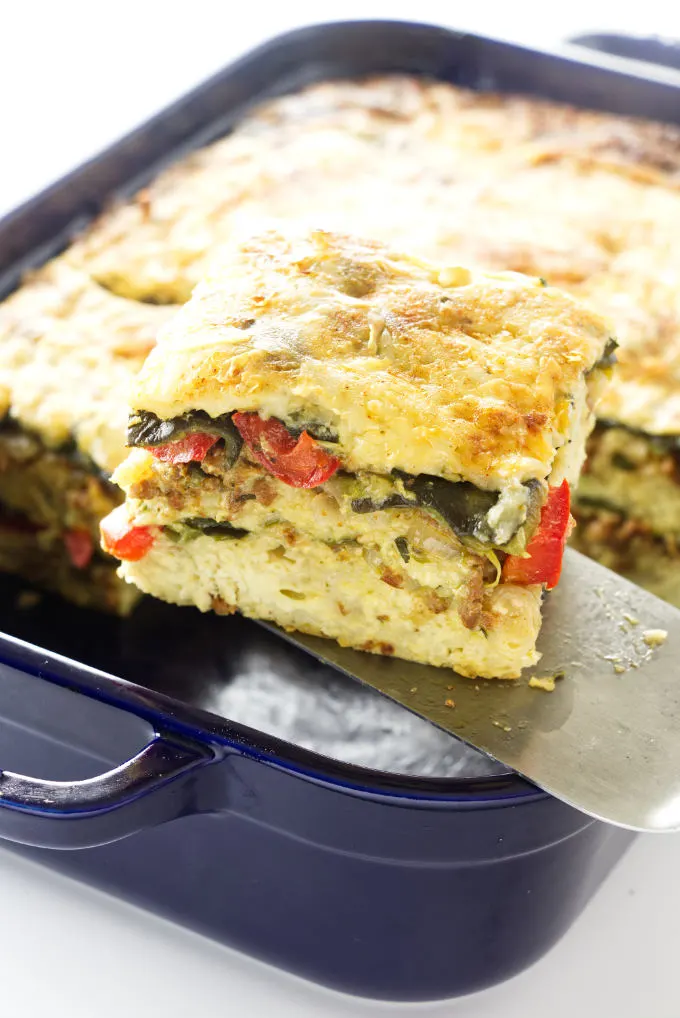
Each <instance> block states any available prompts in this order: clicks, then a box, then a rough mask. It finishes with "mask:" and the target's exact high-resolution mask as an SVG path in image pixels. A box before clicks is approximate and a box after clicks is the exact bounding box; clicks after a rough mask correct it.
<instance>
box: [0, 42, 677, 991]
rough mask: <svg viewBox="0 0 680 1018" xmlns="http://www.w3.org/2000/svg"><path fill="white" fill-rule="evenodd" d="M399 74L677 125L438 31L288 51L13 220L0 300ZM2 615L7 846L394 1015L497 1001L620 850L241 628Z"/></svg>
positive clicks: (567, 812)
mask: <svg viewBox="0 0 680 1018" xmlns="http://www.w3.org/2000/svg"><path fill="white" fill-rule="evenodd" d="M390 70H395V71H397V70H398V71H408V72H413V73H424V74H428V75H431V76H435V77H441V78H444V79H447V80H453V81H456V82H458V83H460V84H464V85H470V86H477V87H481V88H490V87H493V88H495V89H501V90H512V91H523V92H531V93H533V94H540V95H544V96H546V97H550V98H555V99H562V100H566V101H569V102H572V103H575V104H577V105H588V106H599V107H602V108H606V109H610V110H612V111H613V112H620V113H629V114H635V115H641V116H653V117H656V118H658V119H665V120H669V121H670V120H677V117H678V114H677V109H678V103H677V99H678V95H677V88H676V87H675V86H674V85H672V84H671V83H668V82H666V81H663V80H661V78H660V79H659V80H653V79H651V78H643V77H642V76H638V75H636V74H634V73H632V72H630V73H625V74H624V73H620V72H616V71H614V70H611V69H610V68H604V67H599V66H597V64H596V63H595V62H588V61H587V60H586V61H584V62H578V61H575V60H573V59H570V58H565V57H557V56H554V55H550V54H546V53H539V52H532V51H528V50H524V49H522V48H520V47H516V46H512V45H509V44H503V43H498V42H495V41H491V40H486V39H482V38H479V37H474V36H469V35H461V34H457V33H454V32H450V31H448V30H445V29H440V28H436V27H433V26H423V25H409V24H400V23H388V22H384V23H380V22H361V23H354V24H352V23H348V24H335V25H333V24H330V25H323V26H318V27H312V28H309V29H303V30H301V31H297V32H294V33H291V34H289V35H287V36H283V37H281V38H279V39H276V40H274V41H272V42H270V43H268V44H266V45H265V46H263V47H261V48H260V49H259V50H257V51H255V52H254V53H253V54H251V55H250V56H247V57H245V58H243V59H242V60H240V61H239V62H238V63H237V64H235V65H234V66H232V67H231V68H228V69H227V70H226V71H225V72H223V73H222V74H220V75H218V76H217V77H216V78H214V79H212V80H211V81H209V82H208V83H207V84H206V85H204V86H202V87H201V88H199V89H198V90H197V91H195V92H193V93H191V94H190V95H189V96H188V97H186V99H184V100H181V101H180V102H179V103H177V104H175V105H174V106H173V107H171V108H170V109H169V110H167V111H166V112H165V113H162V114H160V115H159V116H157V117H156V118H154V119H153V120H152V121H151V122H149V123H148V124H147V125H145V126H144V127H142V128H140V129H139V130H137V131H136V132H134V133H133V134H132V135H130V136H129V137H127V138H126V139H124V140H123V141H122V142H120V143H118V144H117V145H115V146H114V147H113V148H112V149H110V150H109V151H107V152H106V153H104V154H103V155H102V156H100V157H98V158H97V159H95V160H93V161H92V162H90V163H88V164H87V165H86V166H84V167H82V168H81V169H80V170H78V171H76V172H75V173H73V174H71V175H70V176H69V177H68V178H66V179H65V180H63V181H61V182H60V183H58V184H56V185H54V186H53V187H52V188H50V189H49V190H48V191H47V192H45V193H44V194H43V195H41V196H39V197H38V198H36V199H34V200H33V201H31V202H29V203H28V204H27V205H26V206H24V207H23V208H21V209H19V210H18V211H17V212H16V213H14V214H13V215H12V216H10V217H8V218H7V219H6V220H5V221H4V222H3V223H2V224H0V268H2V270H4V277H3V291H4V292H8V291H9V290H10V289H11V288H12V286H14V285H16V282H17V281H18V279H19V276H20V273H21V271H22V270H23V269H25V268H26V267H27V266H28V265H30V264H36V263H37V262H39V261H40V260H42V259H44V258H45V257H46V256H48V255H49V254H52V253H54V252H55V250H57V249H58V247H59V246H60V244H63V242H64V239H65V238H66V237H67V236H68V235H70V234H71V233H73V232H74V231H75V230H77V229H78V227H79V226H81V225H82V224H83V223H84V222H85V221H86V220H87V219H88V218H90V217H91V216H92V215H93V214H95V213H96V212H97V211H98V209H99V208H100V207H101V206H102V205H103V204H104V203H105V202H106V201H107V200H108V199H109V198H110V197H111V196H112V195H113V194H115V193H121V192H126V191H129V190H132V189H134V188H136V187H138V186H140V185H141V184H142V183H143V182H144V180H146V179H149V177H150V176H152V175H153V173H155V172H156V171H157V170H158V168H159V167H160V166H161V165H162V164H163V163H164V162H166V161H168V160H169V159H171V158H173V157H174V156H175V155H177V154H178V153H179V152H181V151H184V150H186V149H187V148H190V147H192V146H195V145H198V144H202V143H205V142H207V141H209V140H211V139H213V138H215V137H217V136H218V135H219V134H221V133H223V132H224V131H226V130H227V129H228V128H229V126H230V124H232V123H234V122H235V120H237V119H238V117H239V116H240V115H241V114H242V112H243V110H244V109H245V108H246V107H247V106H249V105H251V104H252V103H254V102H256V101H257V100H258V99H260V98H261V97H263V96H264V95H271V94H275V93H278V92H282V91H285V90H290V89H292V88H295V87H298V86H300V85H302V84H304V83H307V82H310V81H313V80H319V79H321V78H325V77H332V76H337V75H346V76H347V75H349V76H353V75H361V74H364V73H368V72H374V71H390ZM16 592H17V588H16V585H14V584H12V583H11V582H9V581H7V582H6V583H4V584H3V587H2V601H3V628H4V629H5V631H6V633H7V634H8V635H7V636H6V637H5V638H4V639H3V640H2V641H0V661H1V662H2V671H1V673H0V718H1V719H2V720H1V721H0V724H1V725H2V729H3V738H2V746H3V748H2V754H3V758H2V759H0V764H2V766H3V767H5V768H7V771H6V772H5V773H4V774H3V775H2V777H1V778H0V796H1V797H2V798H1V799H0V834H1V835H2V836H3V837H5V838H7V839H9V840H13V841H15V842H17V843H20V844H23V845H24V846H26V847H23V848H20V849H19V850H20V851H24V852H27V853H29V854H31V855H33V856H34V857H35V858H38V859H40V860H41V861H42V862H44V863H46V864H48V865H51V866H53V867H55V868H59V869H61V870H63V871H65V872H68V873H70V874H72V875H74V876H77V877H79V878H81V879H84V880H87V881H89V882H92V883H95V884H97V885H98V886H100V887H103V888H105V889H107V890H110V891H112V892H113V893H116V894H118V895H120V896H123V897H126V898H128V899H130V900H133V901H135V902H137V903H138V904H141V905H143V906H145V907H148V908H151V909H153V910H155V911H157V912H160V913H162V914H164V915H166V916H168V917H171V918H173V919H176V920H178V921H181V922H183V923H185V924H186V925H189V926H192V927H194V928H196V929H198V930H200V931H202V932H204V933H207V934H209V935H211V936H213V937H216V938H218V939H220V940H222V941H224V942H225V943H229V944H231V945H233V946H236V947H238V948H240V949H242V950H245V951H248V952H249V953H252V954H254V955H256V956H258V957H261V958H264V959H266V960H268V961H271V962H273V963H275V964H277V965H280V966H281V967H283V968H287V969H289V970H291V971H294V972H296V973H298V974H300V975H304V976H307V977H308V978H311V979H314V980H317V981H319V982H321V983H324V984H326V985H329V986H333V987H335V988H337V989H341V990H345V991H347V992H353V993H358V994H362V995H365V996H372V997H378V998H383V999H397V1000H425V999H436V998H442V997H447V996H453V995H456V994H461V993H466V992H471V991H473V990H476V989H480V988H482V987H484V986H487V985H490V984H492V983H494V982H498V981H499V980H501V979H503V978H506V977H508V976H510V975H512V974H513V973H516V972H518V971H520V970H521V969H522V968H524V967H526V966H527V965H528V964H530V963H531V962H532V961H534V960H536V959H537V958H538V957H540V955H541V954H543V953H544V952H545V950H547V949H548V948H549V947H550V946H551V945H552V944H553V943H554V942H555V941H556V940H557V939H558V938H559V936H560V935H561V934H562V933H563V932H564V931H565V930H566V929H567V928H568V926H569V925H570V923H571V922H572V921H573V919H574V918H575V917H576V916H577V915H578V913H579V912H580V910H581V909H582V908H583V906H584V905H585V903H586V902H587V900H588V898H589V897H590V895H591V894H592V893H593V892H594V890H595V889H596V888H597V886H598V884H599V883H600V881H601V880H602V879H603V877H604V876H605V875H606V873H607V872H608V871H609V869H610V868H611V866H612V865H613V864H614V863H615V861H616V860H617V859H618V858H619V856H620V855H621V853H622V852H623V851H624V850H625V848H626V847H627V845H628V844H629V842H630V839H631V837H632V835H630V834H629V833H628V832H624V831H621V830H618V829H614V828H609V827H606V826H604V825H602V824H600V823H597V822H594V821H591V820H588V819H587V818H586V817H584V816H582V815H581V814H579V813H577V812H576V811H574V810H572V809H570V808H569V807H567V806H565V805H563V804H561V803H559V802H557V801H556V800H554V799H551V798H550V797H548V796H546V795H544V794H542V793H540V792H539V791H537V790H536V789H535V788H533V787H532V786H530V785H528V784H527V783H525V782H523V781H521V780H520V779H519V778H517V777H516V776H514V775H512V774H503V773H499V771H498V769H497V768H493V767H492V766H490V765H486V764H485V763H484V762H483V761H481V762H480V760H479V759H475V758H470V757H463V758H461V757H460V755H459V754H458V752H457V750H456V747H455V745H454V744H453V743H452V742H451V740H449V739H447V738H446V737H445V736H443V735H441V734H440V733H438V732H436V731H435V730H434V729H431V728H429V727H428V726H427V725H425V724H424V723H422V722H419V721H416V720H415V719H412V718H410V716H408V715H405V714H404V712H402V711H401V710H399V709H398V708H394V707H392V706H390V705H388V704H386V703H383V701H382V700H381V699H380V698H379V697H377V695H375V694H372V693H370V692H369V691H367V690H364V689H359V688H358V687H355V686H354V685H352V684H351V683H348V682H347V681H346V680H344V679H343V678H342V677H341V676H339V675H336V674H335V673H333V672H330V671H328V670H327V669H324V668H322V667H321V666H320V665H318V664H316V663H315V662H314V661H313V660H312V659H310V658H308V657H307V656H306V655H304V654H303V653H302V652H300V651H297V650H295V649H294V648H292V647H289V646H287V645H284V644H283V643H282V642H281V641H280V640H279V639H277V638H276V637H275V636H273V635H271V634H269V633H267V632H266V631H265V630H264V629H262V628H261V627H258V626H256V625H255V624H253V623H250V622H247V621H245V620H242V619H225V618H214V617H203V616H199V615H198V614H197V613H194V612H193V611H191V610H180V609H173V608H170V607H168V606H165V605H160V604H154V603H151V602H148V603H144V604H142V605H141V606H140V607H139V609H138V610H137V612H135V614H134V615H133V616H132V617H131V618H130V619H128V620H123V621H121V620H116V619H104V618H100V617H98V616H95V615H91V614H90V613H88V612H85V611H78V610H77V609H74V608H73V607H70V606H67V605H64V604H60V603H58V602H56V601H52V600H51V599H48V598H46V599H44V600H43V601H42V602H41V603H40V604H39V605H38V606H37V607H35V608H32V609H28V610H27V609H25V608H21V607H17V606H16ZM23 641H26V642H23ZM32 645H33V646H32ZM35 645H37V647H42V648H46V650H41V649H37V647H36V646H35ZM126 758H127V759H126ZM112 767H113V768H114V770H113V771H112V770H111V768H112ZM473 769H474V770H475V771H476V772H477V773H478V776H477V777H471V776H465V775H466V774H467V775H470V774H471V773H472V771H473ZM480 770H481V771H487V773H486V774H481V775H480V774H479V771H480ZM12 771H14V772H18V773H19V774H22V773H23V774H32V775H36V776H37V778H33V779H28V778H21V777H18V776H16V775H13V774H11V773H9V772H12ZM38 779H42V780H38ZM50 781H51V782H55V781H56V782H59V784H56V785H55V784H51V783H50ZM170 821H172V822H170ZM30 846H33V847H30ZM55 848H62V849H65V848H70V849H78V851H71V852H57V851H54V849H55Z"/></svg>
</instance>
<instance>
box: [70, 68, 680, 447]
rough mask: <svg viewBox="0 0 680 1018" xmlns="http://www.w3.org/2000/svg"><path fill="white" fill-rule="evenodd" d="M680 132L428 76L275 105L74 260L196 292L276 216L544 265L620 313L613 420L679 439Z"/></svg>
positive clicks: (518, 264) (164, 293)
mask: <svg viewBox="0 0 680 1018" xmlns="http://www.w3.org/2000/svg"><path fill="white" fill-rule="evenodd" d="M679 167H680V132H679V131H678V129H677V128H675V127H673V126H669V125H663V124H657V123H651V122H645V121H638V120H633V119H629V118H624V117H617V116H612V115H609V114H605V113H595V112H589V111H583V110H576V109H573V108H571V107H568V106H564V105H559V104H554V103H547V102H542V101H540V100H535V99H523V98H520V97H517V96H504V95H493V94H479V93H475V92H471V91H468V90H466V89H459V88H456V87H454V86H451V85H447V84H442V83H432V82H423V81H421V80H418V79H414V78H406V77H398V76H395V77H389V78H387V77H386V78H374V79H370V80H367V81H364V82H329V83H324V84H321V85H314V86H311V87H310V88H308V89H305V90H304V91H302V92H300V93H298V94H295V95H290V96H284V97H282V98H278V99H275V100H274V101H273V102H270V103H268V104H265V105H264V106H262V107H261V108H260V109H259V110H256V111H255V112H254V113H252V114H251V115H250V116H249V117H247V118H246V119H245V121H244V122H243V124H242V125H241V126H240V127H239V128H238V129H237V130H236V131H235V132H234V133H233V134H232V135H230V136H229V137H227V138H224V139H222V140H220V141H218V142H217V143H215V144H214V145H212V146H210V147H209V148H206V149H204V150H202V151H201V152H198V153H194V154H193V155H191V156H189V157H188V158H187V159H185V160H183V161H182V162H181V163H179V164H178V165H176V166H174V167H171V168H170V169H169V170H168V171H166V172H165V173H164V174H162V175H161V176H160V177H159V178H158V180H157V181H156V182H154V183H153V184H152V185H151V187H150V188H148V189H146V190H145V192H144V194H143V196H142V197H141V198H140V200H139V201H138V202H137V203H129V204H127V205H125V206H123V207H121V208H119V209H118V210H116V211H114V212H112V213H109V214H107V215H106V216H105V217H104V218H103V219H102V220H101V221H100V222H99V223H98V224H97V225H96V226H95V228H94V229H93V230H92V231H91V232H90V233H89V234H88V235H87V236H86V237H85V238H84V239H83V241H82V242H81V243H80V244H79V245H77V247H76V248H75V249H74V250H73V251H72V252H71V254H70V255H69V257H71V258H72V259H74V260H75V262H76V263H78V264H85V265H86V266H87V267H88V269H89V270H90V271H92V272H93V274H94V275H95V276H96V278H98V279H101V280H103V281H104V282H105V283H106V284H107V285H109V286H111V287H112V288H113V289H115V290H116V292H119V293H121V294H123V295H126V296H132V297H142V298H144V299H149V298H150V299H153V300H156V301H158V300H160V301H178V302H179V301H183V300H186V299H187V298H188V297H189V295H190V293H191V290H192V288H193V286H194V285H195V284H196V283H197V282H198V280H199V279H200V278H202V277H203V276H204V275H205V274H206V271H207V268H208V265H209V263H210V260H211V258H212V256H213V253H214V251H215V250H216V248H218V247H219V246H220V244H222V243H224V242H225V241H226V240H227V239H228V238H230V237H232V236H234V235H235V234H237V233H238V231H239V230H242V229H243V228H244V227H245V228H246V229H248V230H252V228H253V223H256V222H257V221H258V220H260V221H264V222H269V221H270V220H271V219H272V217H274V218H280V219H282V220H295V221H296V222H298V223H305V224H307V225H308V226H310V227H313V228H317V227H322V228H326V229H332V230H341V231H349V232H352V231H355V232H357V233H359V234H360V235H363V236H371V237H376V238H379V239H381V240H384V241H386V242H388V243H391V244H396V245H398V246H401V245H404V246H407V247H408V249H409V250H410V251H413V252H415V253H418V254H423V255H425V256H427V257H432V258H438V259H445V260H447V261H448V262H449V263H450V264H455V263H456V262H461V263H463V264H468V265H476V266H479V267H482V268H485V269H501V270H506V269H510V270H514V271H519V272H526V273H529V274H535V275H542V276H545V277H546V278H547V279H548V280H549V281H550V283H551V284H554V285H556V286H560V287H561V288H566V289H568V290H571V291H572V292H573V293H574V294H575V295H577V296H579V297H581V298H583V299H584V300H586V301H587V302H588V303H589V304H590V305H591V306H592V307H593V308H595V309H596V310H598V311H599V312H600V313H602V314H604V315H607V316H610V317H611V318H612V320H613V322H614V330H615V333H616V335H617V338H618V339H619V341H620V343H621V350H620V353H619V359H620V367H619V368H618V369H617V371H616V372H615V373H614V376H613V378H612V382H611V385H610V387H609V390H608V392H607V394H606V397H605V400H606V402H605V403H604V405H603V409H602V416H604V417H607V418H610V419H615V420H620V421H622V422H623V423H627V424H630V425H632V426H634V427H639V428H642V429H645V430H647V431H649V432H650V433H678V432H680V396H679V395H678V391H679V390H680V368H679V367H678V364H679V362H680V248H679V247H678V244H677V237H678V235H679V234H680V186H679V185H680V171H679Z"/></svg>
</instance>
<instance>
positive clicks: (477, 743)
mask: <svg viewBox="0 0 680 1018" xmlns="http://www.w3.org/2000/svg"><path fill="white" fill-rule="evenodd" d="M543 618H544V622H543V628H542V630H541V635H540V638H539V641H538V646H539V649H540V651H541V652H542V655H543V656H542V659H541V661H540V664H539V665H538V666H536V667H535V668H533V669H531V670H529V671H527V672H526V673H525V674H524V675H523V677H522V679H521V680H518V681H516V682H508V681H485V680H471V679H465V678H462V677H461V676H459V675H456V674H454V673H453V672H449V671H447V670H446V669H441V668H432V667H429V666H424V665H417V664H413V663H411V662H407V661H401V660H398V659H396V658H384V657H376V656H373V655H372V654H364V653H361V652H359V651H353V650H346V649H344V648H342V647H339V646H338V645H337V644H336V643H334V642H333V641H331V640H322V639H319V638H317V637H312V636H305V635H303V634H300V633H295V634H293V635H290V634H283V635H285V636H286V638H287V639H289V640H291V641H292V642H293V643H295V644H297V645H298V646H300V647H302V648H304V649H305V650H308V651H310V652H311V653H312V654H314V656H315V657H317V658H319V659H320V660H321V661H324V662H326V663H328V664H330V665H333V666H335V667H336V668H339V669H340V670H341V671H343V672H346V673H347V675H349V676H351V677H352V678H354V679H358V680H359V681H360V682H364V683H366V685H368V686H372V687H373V688H374V689H377V690H378V691H379V692H381V693H384V694H385V695H386V696H388V697H390V698H391V699H393V700H396V701H397V702H398V703H400V704H403V706H404V707H407V708H408V710H410V711H413V712H414V713H415V714H418V715H420V716H421V717H423V718H426V719H427V720H428V721H431V722H432V723H433V724H435V725H438V726H439V727H440V728H443V729H445V730H446V731H447V732H450V733H451V734H452V735H455V736H457V737H458V738H459V739H462V740H463V741H464V742H466V743H469V744H470V745H471V746H474V747H476V748H477V749H479V750H482V751H483V752H484V753H488V754H489V755H490V756H493V757H495V759H496V760H499V761H500V762H501V763H503V764H506V765H507V766H508V767H510V768H512V769H513V770H514V771H517V772H518V773H519V774H522V775H523V776H524V777H526V778H528V779H529V780H531V781H533V782H534V783H535V784H536V785H538V786H539V787H540V788H543V789H545V791H546V792H550V793H551V794H552V795H554V796H556V797H557V798H558V799H562V800H564V802H567V803H569V804H570V805H572V806H575V807H576V808H577V809H580V810H582V811H583V812H584V813H588V814H590V815H591V816H594V817H597V818H599V819H601V820H606V821H608V822H609V823H612V824H617V825H619V826H621V827H629V828H633V829H635V830H640V831H678V830H680V611H678V610H677V609H675V608H672V607H670V605H667V604H666V603H665V602H663V601H660V600H659V599H658V598H656V597H653V596H652V595H651V594H648V593H646V592H645V591H643V590H641V589H640V588H639V587H636V586H634V585H633V584H632V583H628V582H627V581H626V580H623V579H621V577H619V576H616V575H615V574H614V573H612V572H610V571H609V570H608V569H604V568H603V567H602V566H599V565H597V564H596V563H595V562H591V561H590V560H589V559H587V558H585V557H584V556H583V555H579V554H578V553H577V552H575V551H571V550H568V551H567V554H566V556H565V561H564V569H563V573H562V578H561V580H560V583H559V585H558V587H557V588H556V589H555V590H553V591H552V592H551V593H550V594H549V595H548V597H547V598H546V603H545V604H544V608H543ZM654 630H667V632H668V637H667V639H666V641H665V642H664V643H663V644H661V645H659V646H650V643H651V644H653V643H654V633H653V631H654ZM556 675H557V676H561V677H558V678H557V681H556V682H555V689H554V692H545V691H543V690H542V689H540V688H532V687H531V686H530V685H529V679H530V678H531V676H534V677H540V678H543V677H546V676H547V677H554V676H556ZM447 701H448V704H447Z"/></svg>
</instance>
